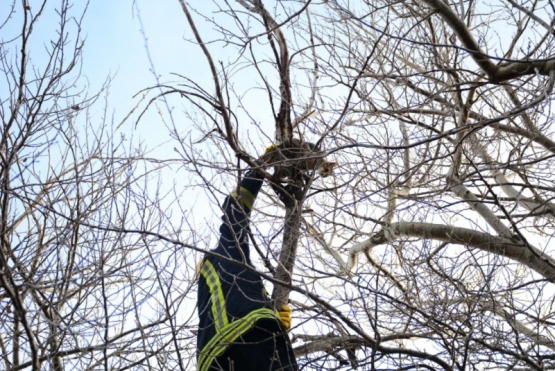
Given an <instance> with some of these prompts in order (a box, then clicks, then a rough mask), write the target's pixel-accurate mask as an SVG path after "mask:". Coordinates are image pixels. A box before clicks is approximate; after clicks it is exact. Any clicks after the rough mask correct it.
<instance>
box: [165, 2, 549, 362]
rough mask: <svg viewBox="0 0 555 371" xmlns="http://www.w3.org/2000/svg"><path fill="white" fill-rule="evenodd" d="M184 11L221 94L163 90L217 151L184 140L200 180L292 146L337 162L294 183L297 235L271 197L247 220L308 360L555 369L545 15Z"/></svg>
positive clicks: (473, 7) (538, 7) (413, 7)
mask: <svg viewBox="0 0 555 371" xmlns="http://www.w3.org/2000/svg"><path fill="white" fill-rule="evenodd" d="M180 3H181V4H182V7H183V9H184V11H185V13H186V15H187V20H188V23H189V25H191V26H192V27H193V30H194V35H193V36H192V37H191V40H192V41H194V42H195V43H196V44H198V45H199V46H200V47H201V48H202V49H203V51H204V53H205V56H206V58H207V60H209V61H211V62H210V63H209V65H210V69H211V74H212V78H213V81H214V82H215V83H214V85H212V86H210V87H207V86H200V85H199V84H198V83H196V82H195V81H194V79H192V77H191V76H183V80H184V82H183V84H184V85H183V86H184V87H183V86H182V87H179V88H176V87H175V86H168V87H167V92H168V94H169V93H179V94H180V95H181V96H182V97H183V98H184V100H185V101H187V102H190V103H187V105H186V110H187V112H189V114H190V115H191V117H192V115H193V114H196V115H198V116H197V117H202V118H203V119H202V120H200V121H202V122H203V123H202V124H201V123H199V124H198V126H197V128H195V129H194V130H195V133H196V135H197V136H198V137H199V138H202V142H198V143H197V144H200V143H203V144H206V143H208V142H211V143H212V144H211V148H212V151H210V152H209V153H211V154H214V153H215V150H216V148H217V152H218V156H219V157H220V162H219V163H216V162H215V161H214V158H208V157H203V155H199V154H198V153H196V152H195V151H194V150H193V147H192V142H189V143H186V142H185V141H184V140H183V137H180V142H181V147H180V151H181V153H182V155H183V156H190V155H191V154H193V153H194V154H195V156H197V157H196V162H195V164H196V165H195V166H196V170H197V171H198V172H199V174H208V173H210V174H213V173H212V171H213V170H211V169H214V168H215V167H216V168H219V169H221V170H228V171H229V172H228V174H229V175H233V174H234V172H235V174H237V173H236V171H237V170H238V169H240V168H241V166H242V165H240V164H239V161H238V160H237V157H238V158H239V159H241V160H244V161H245V163H247V164H250V165H254V163H253V161H252V160H253V159H254V158H256V157H258V156H259V154H260V151H261V149H262V148H263V147H264V145H265V144H266V143H267V142H268V141H275V140H278V141H284V142H285V141H287V140H289V139H288V138H291V137H293V136H300V137H302V138H303V139H305V140H307V141H312V142H318V143H322V144H323V145H324V147H325V148H327V149H328V152H329V156H333V157H334V158H335V159H337V160H338V162H339V163H340V167H339V171H338V174H337V176H336V177H335V179H334V180H333V181H329V180H325V181H324V180H320V179H315V180H314V179H313V180H314V181H313V182H309V183H308V184H305V185H304V186H305V187H301V188H300V189H302V190H303V196H302V198H299V199H297V201H300V202H298V203H297V205H299V209H298V214H295V215H296V217H298V219H296V222H295V223H294V224H288V223H289V221H291V220H293V219H291V215H293V214H292V213H291V212H290V210H291V206H290V205H288V204H287V200H284V202H283V203H281V202H280V201H279V200H278V199H277V198H276V196H275V195H273V193H271V192H270V193H268V194H267V198H266V199H265V201H266V204H264V205H261V206H260V210H259V212H261V213H262V214H263V216H261V217H260V218H259V219H258V220H257V223H256V225H258V226H259V229H258V230H257V231H256V232H255V236H254V237H255V241H258V245H260V246H259V247H260V249H261V260H260V263H261V265H260V267H262V264H263V263H264V262H265V264H266V268H264V269H263V268H260V270H261V271H262V272H265V273H267V278H268V279H269V281H272V279H274V283H275V286H276V287H280V285H282V284H284V283H285V284H289V283H291V286H289V285H287V286H286V287H289V289H293V293H292V294H291V296H290V299H291V300H292V302H293V305H294V308H295V311H294V312H295V314H296V321H297V325H296V327H295V328H294V329H293V330H292V337H293V339H294V340H295V343H294V345H296V350H297V354H298V355H299V357H300V363H302V364H304V365H305V366H306V367H307V368H313V369H338V368H345V369H348V368H352V367H361V368H363V369H390V368H391V369H393V368H395V369H397V368H399V369H411V368H425V369H438V368H439V369H486V368H487V369H492V368H499V369H506V368H515V369H525V368H527V369H528V368H532V369H549V368H552V367H554V362H555V360H554V359H553V358H554V356H553V349H554V347H555V343H554V341H555V339H554V338H553V330H554V323H555V322H553V318H552V317H553V314H552V312H553V311H552V309H551V308H552V306H553V295H552V293H553V281H554V280H555V260H554V259H555V256H554V255H553V254H554V252H553V249H552V248H551V247H550V242H551V237H552V234H553V224H552V223H553V215H554V213H553V210H555V209H554V207H555V206H554V204H553V197H554V195H553V187H552V184H553V178H552V176H551V173H552V171H551V168H552V166H553V164H552V161H553V160H552V159H553V149H554V148H555V145H554V142H553V140H552V138H551V136H552V131H553V128H552V121H553V120H552V118H551V114H550V113H551V104H552V88H553V83H554V80H553V79H554V77H555V76H554V66H555V65H554V63H555V62H554V59H553V56H554V54H555V50H554V49H553V48H554V43H553V31H552V26H553V19H554V18H553V13H554V11H555V10H554V9H553V7H552V4H551V3H550V2H548V1H534V2H524V1H522V2H519V1H507V2H500V3H498V4H496V5H490V4H489V3H487V2H482V1H466V2H465V1H461V2H455V1H452V2H444V1H401V2H392V1H378V2H375V1H374V2H369V1H354V2H353V1H350V2H346V1H345V2H344V1H324V2H322V3H317V2H313V1H297V2H295V1H293V2H283V1H237V2H224V3H221V2H218V3H217V4H214V5H213V13H210V14H209V13H203V14H201V13H200V12H196V13H195V11H194V5H193V4H192V3H191V4H189V5H187V4H186V3H185V2H184V1H180ZM207 12H208V11H207ZM207 25H208V26H209V27H212V29H213V30H214V29H215V30H216V33H217V35H216V36H213V35H214V33H213V32H212V33H210V32H208V31H206V30H207V29H206V28H205V29H204V33H203V28H202V27H205V26H207ZM213 30H212V31H213ZM216 45H222V46H226V48H227V49H226V53H228V55H229V56H230V57H229V58H227V60H228V61H231V62H227V63H223V62H222V63H220V64H219V65H218V64H217V63H216V62H215V61H216V60H217V57H216V56H215V53H216V48H215V47H214V46H216ZM244 71H249V78H250V79H249V82H250V85H249V87H248V88H242V87H241V86H240V85H239V84H238V82H239V81H241V77H242V76H243V75H242V74H243V73H245V72H244ZM254 91H256V102H257V106H256V107H254V106H250V107H249V102H253V100H251V98H252V96H251V95H250V94H251V92H253V93H252V95H255V94H254ZM261 97H266V104H265V105H264V106H263V107H264V109H266V110H267V111H268V112H271V113H273V115H265V114H263V113H260V110H261V106H262V104H263V103H261V101H260V99H261ZM288 117H290V118H288ZM263 120H273V122H272V124H275V125H274V126H268V124H265V123H264V122H263ZM197 122H199V120H197ZM289 125H290V126H289ZM197 130H198V131H197ZM177 131H178V128H176V132H177ZM289 135H290V136H289ZM288 136H289V137H288ZM207 148H210V147H209V146H207ZM234 156H237V157H234ZM269 172H270V171H269ZM270 173H271V172H270ZM204 176H206V175H204ZM226 179H228V180H229V179H230V177H229V176H227V177H226ZM268 180H269V182H270V183H271V182H272V181H275V179H272V176H271V174H268ZM205 185H206V186H207V192H208V193H214V192H218V191H219V188H220V186H219V185H218V186H213V185H211V184H208V183H205ZM278 192H279V191H278ZM276 205H282V206H283V212H277V213H276ZM278 226H283V229H282V228H281V227H278ZM288 228H292V230H290V229H288ZM282 232H285V233H284V234H283V235H281V233H282ZM288 238H294V239H296V240H297V246H296V250H295V247H293V245H291V244H288V243H287V239H288ZM280 241H281V242H282V244H281V245H280V244H279V242H280ZM277 246H281V247H280V248H278V247H277ZM287 247H289V249H288V248H287ZM291 247H293V248H292V249H291ZM284 257H285V258H284ZM359 260H360V262H358V261H359ZM293 265H294V267H295V270H293ZM280 269H282V270H285V271H286V272H287V273H288V274H289V275H290V276H289V277H290V280H289V277H286V276H282V275H279V274H274V273H273V272H276V271H279V270H280ZM284 277H286V278H284ZM286 291H287V292H288V289H286ZM274 292H275V291H274Z"/></svg>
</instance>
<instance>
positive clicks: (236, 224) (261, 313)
mask: <svg viewBox="0 0 555 371" xmlns="http://www.w3.org/2000/svg"><path fill="white" fill-rule="evenodd" d="M263 179H264V178H263V175H262V174H260V173H259V172H258V171H257V170H256V169H250V170H249V171H247V172H246V173H245V176H244V177H243V179H242V181H241V184H240V187H239V193H238V194H237V192H234V193H232V194H231V195H229V196H227V197H226V199H225V201H224V203H223V206H222V209H223V216H222V225H221V226H220V240H219V243H218V246H217V247H216V248H215V249H214V250H212V253H213V254H206V255H205V257H204V258H203V259H202V260H201V261H200V262H199V267H198V269H199V286H198V302H197V309H198V314H199V331H198V335H197V370H199V371H208V370H234V371H250V370H253V371H255V370H261V371H265V370H284V371H285V370H287V371H288V370H298V369H299V368H298V365H297V362H296V360H295V356H294V354H293V348H292V345H291V342H290V340H289V337H288V335H287V330H288V329H289V327H290V323H291V310H290V309H289V307H287V306H284V308H282V311H280V312H276V311H275V310H274V309H273V306H272V304H271V302H270V300H269V298H268V296H267V293H266V290H265V289H264V285H263V283H262V277H261V276H260V275H259V274H258V273H257V272H256V271H255V269H254V268H253V266H252V264H251V260H250V249H249V241H248V239H249V236H248V229H249V216H250V213H251V211H252V208H253V204H254V201H255V199H256V196H257V195H258V192H259V191H260V188H261V187H262V183H263Z"/></svg>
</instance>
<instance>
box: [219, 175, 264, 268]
mask: <svg viewBox="0 0 555 371" xmlns="http://www.w3.org/2000/svg"><path fill="white" fill-rule="evenodd" d="M263 181H264V177H263V175H262V174H260V173H259V172H258V171H257V170H255V169H250V170H249V171H247V172H246V173H245V175H244V177H243V179H242V181H241V184H240V187H239V192H237V190H235V191H234V192H232V193H231V194H230V195H229V196H227V197H226V199H225V201H224V203H223V205H222V209H223V213H224V214H223V216H222V225H221V226H220V241H219V244H218V248H217V250H223V251H221V253H222V254H224V255H227V256H229V257H231V258H233V259H236V260H240V261H246V262H249V263H250V256H249V242H248V232H247V230H248V226H249V215H250V213H251V211H252V208H253V205H254V201H255V200H256V196H257V195H258V192H259V191H260V188H261V187H262V183H263Z"/></svg>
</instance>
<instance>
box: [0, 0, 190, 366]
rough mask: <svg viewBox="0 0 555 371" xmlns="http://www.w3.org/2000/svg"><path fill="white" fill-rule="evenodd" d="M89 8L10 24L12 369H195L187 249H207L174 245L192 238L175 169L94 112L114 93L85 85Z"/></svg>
mask: <svg viewBox="0 0 555 371" xmlns="http://www.w3.org/2000/svg"><path fill="white" fill-rule="evenodd" d="M4 5H7V4H4ZM77 5H79V6H77ZM86 5H87V4H86V3H80V4H72V3H71V2H69V1H66V0H60V1H46V0H45V1H42V2H32V3H28V2H26V1H21V2H15V1H14V2H12V3H11V8H10V9H9V12H8V13H7V14H6V13H4V14H5V17H6V18H5V19H2V20H1V21H0V25H1V30H2V32H1V33H2V38H1V41H0V66H1V67H0V68H1V73H0V79H1V80H2V81H1V83H0V86H2V87H1V88H0V97H1V98H0V116H1V120H2V126H1V128H0V183H1V186H0V215H1V219H0V236H1V241H0V308H1V310H0V362H1V366H0V368H2V369H5V370H23V369H33V370H40V369H50V370H63V369H80V370H85V369H95V370H97V369H104V370H112V369H136V368H149V369H165V370H166V369H168V367H167V366H169V367H171V368H176V369H190V366H189V365H188V363H187V362H188V361H187V360H183V359H181V358H180V353H179V352H177V347H178V345H179V348H180V349H181V350H186V349H187V347H188V346H189V347H192V349H194V342H193V341H192V340H193V334H192V333H190V332H188V331H187V328H190V327H191V322H190V316H191V313H192V310H189V311H187V310H184V309H181V310H180V311H179V313H178V311H177V308H178V306H179V305H180V303H181V302H182V301H183V298H184V297H186V296H187V295H190V291H191V290H192V288H193V282H194V279H193V278H194V273H192V272H194V269H191V270H183V267H184V265H183V264H184V262H185V263H190V264H191V266H192V265H193V262H192V261H191V260H190V259H187V256H188V254H190V252H191V251H192V250H188V249H176V246H177V243H179V244H180V246H183V245H184V244H185V243H186V242H187V241H189V242H191V243H193V244H192V245H191V246H193V245H194V240H195V239H196V238H197V237H196V235H189V237H186V238H184V239H182V240H181V241H180V242H179V241H178V242H175V241H174V242H172V241H169V238H170V237H175V236H176V235H178V234H180V233H181V230H182V228H186V225H187V224H186V222H184V221H183V220H178V221H177V222H176V221H172V222H171V223H165V221H166V220H168V219H170V218H171V216H170V215H168V214H167V213H166V212H165V210H166V209H167V205H168V204H172V203H174V201H175V198H173V199H172V196H174V197H179V195H176V194H174V193H173V192H172V190H171V188H169V189H164V188H163V187H162V186H161V185H160V177H161V176H162V174H163V172H164V170H163V169H165V168H167V167H168V166H169V162H163V161H156V162H152V161H150V160H148V159H147V158H146V154H145V153H144V152H143V151H141V148H140V147H139V146H137V147H135V143H132V142H131V139H130V138H126V137H124V136H123V135H122V134H123V133H124V132H123V131H122V130H123V129H122V128H123V126H124V124H125V119H124V120H122V121H121V122H114V121H112V122H111V121H110V119H109V115H107V111H106V110H107V107H105V108H104V109H105V111H104V117H100V118H98V117H96V116H94V114H93V111H91V110H89V109H90V107H92V106H93V105H94V106H96V107H98V108H100V110H102V101H101V99H100V98H102V96H103V94H104V93H105V91H106V90H107V88H108V85H109V82H110V81H109V80H107V81H106V84H105V86H104V88H103V89H102V91H100V92H98V93H95V94H91V93H90V92H88V91H87V87H86V84H85V82H86V80H85V79H83V78H82V76H81V75H80V66H81V58H82V51H83V47H84V41H83V39H82V35H81V31H82V29H81V25H82V22H83V17H84V11H86ZM78 8H80V9H84V10H82V11H79V10H78ZM54 17H57V28H56V29H54V30H53V31H52V33H48V32H45V29H49V28H42V26H43V24H42V22H49V21H51V20H53V19H54ZM14 30H17V31H14ZM172 173H173V172H172ZM147 183H148V185H147ZM174 228H175V229H174ZM157 234H161V235H163V236H164V238H165V240H164V239H162V238H159V237H155V236H156V235H157ZM187 238H188V239H189V240H187ZM178 342H179V344H178ZM187 344H188V345H187ZM191 352H193V351H192V350H191Z"/></svg>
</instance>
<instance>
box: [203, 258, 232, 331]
mask: <svg viewBox="0 0 555 371" xmlns="http://www.w3.org/2000/svg"><path fill="white" fill-rule="evenodd" d="M200 274H202V276H203V277H204V279H205V280H206V284H207V285H208V289H209V290H210V302H211V304H212V305H211V307H212V308H211V309H212V318H214V325H215V326H216V333H218V332H220V331H222V329H223V328H224V327H225V326H227V325H228V323H229V321H228V319H227V312H226V310H225V298H224V293H223V291H222V285H221V283H220V277H219V276H218V273H216V270H215V269H214V266H213V265H212V263H211V262H210V261H209V260H205V261H204V264H203V265H202V268H201V270H200Z"/></svg>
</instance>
